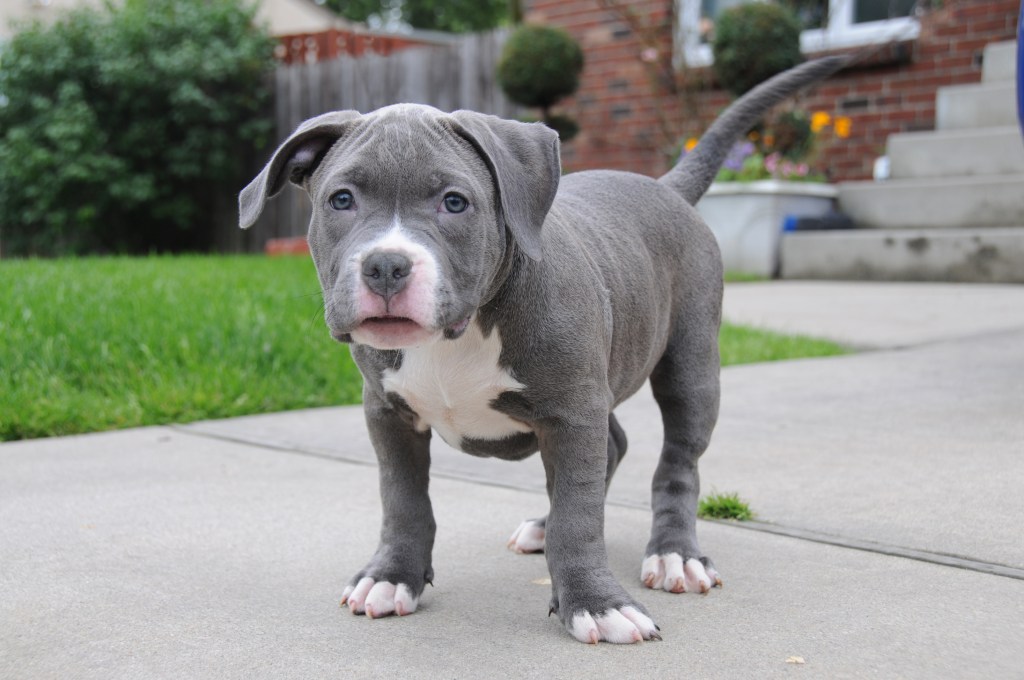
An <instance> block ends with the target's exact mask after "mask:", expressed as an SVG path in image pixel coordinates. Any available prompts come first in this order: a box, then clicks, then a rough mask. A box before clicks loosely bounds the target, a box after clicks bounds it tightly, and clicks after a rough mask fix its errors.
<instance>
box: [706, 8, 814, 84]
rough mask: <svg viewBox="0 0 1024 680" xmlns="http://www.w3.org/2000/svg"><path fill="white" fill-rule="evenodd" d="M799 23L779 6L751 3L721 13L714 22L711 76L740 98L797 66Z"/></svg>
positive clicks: (799, 56)
mask: <svg viewBox="0 0 1024 680" xmlns="http://www.w3.org/2000/svg"><path fill="white" fill-rule="evenodd" d="M800 29H801V26H800V21H799V20H798V19H797V18H796V16H795V15H794V14H793V12H792V11H791V10H789V9H786V8H785V7H782V6H780V5H775V4H770V3H765V2H752V3H746V4H742V5H738V6H736V7H732V8H730V9H727V10H725V11H724V12H722V14H721V15H720V16H719V17H718V20H717V21H716V22H715V38H714V42H713V43H712V52H713V54H714V57H715V65H714V69H715V75H716V76H717V78H718V80H719V82H721V84H722V86H723V87H725V88H726V89H727V90H729V91H730V92H732V93H733V94H735V95H737V96H738V95H741V94H743V93H744V92H746V91H747V90H749V89H751V88H752V87H754V86H755V85H757V84H758V83H761V82H762V81H765V80H767V79H768V78H770V77H772V76H773V75H775V74H776V73H781V72H782V71H785V70H786V69H788V68H792V67H793V66H796V65H797V64H799V63H800V62H801V61H802V60H803V57H802V55H801V54H800Z"/></svg>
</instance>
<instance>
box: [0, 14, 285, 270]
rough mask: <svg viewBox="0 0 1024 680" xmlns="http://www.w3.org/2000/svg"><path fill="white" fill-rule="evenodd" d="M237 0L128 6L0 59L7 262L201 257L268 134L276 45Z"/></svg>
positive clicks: (72, 17)
mask: <svg viewBox="0 0 1024 680" xmlns="http://www.w3.org/2000/svg"><path fill="white" fill-rule="evenodd" d="M250 5H251V3H248V4H243V3H242V2H241V0H126V1H125V2H124V4H123V5H117V4H111V5H109V6H108V7H107V9H106V10H104V11H95V10H79V11H76V12H73V13H71V14H69V15H67V16H66V17H65V18H63V19H62V20H61V21H59V22H58V23H56V24H54V25H53V26H51V27H43V26H41V25H38V24H35V25H30V26H27V27H25V28H23V30H22V31H21V32H20V33H18V34H17V35H15V36H14V37H13V38H12V39H11V41H10V42H9V43H7V44H6V45H5V46H4V47H3V48H2V51H0V238H2V245H3V248H4V251H5V253H6V254H40V255H52V254H64V253H84V252H146V251H150V250H195V249H202V248H205V247H207V246H208V244H209V243H210V237H211V234H212V232H213V229H212V225H213V223H214V221H215V220H216V219H217V218H218V216H221V217H223V216H225V215H230V213H226V210H228V209H230V208H229V206H232V205H233V195H234V193H235V191H236V190H237V188H238V186H239V185H241V184H242V183H244V180H245V173H246V169H247V164H248V160H249V158H250V157H251V155H252V154H253V153H254V150H255V149H256V148H257V147H260V146H262V145H264V144H265V143H266V142H267V141H268V140H267V138H268V136H269V135H270V133H271V130H272V123H271V121H270V120H269V119H268V118H267V115H266V114H267V112H268V111H269V109H270V106H269V98H270V96H271V94H270V91H269V89H268V88H267V87H266V76H267V74H268V72H269V71H270V69H272V67H273V45H274V43H273V41H272V39H271V38H269V37H268V36H267V35H266V34H264V33H263V32H262V31H261V30H260V29H258V28H256V27H255V26H254V24H253V13H254V9H252V8H251V7H250Z"/></svg>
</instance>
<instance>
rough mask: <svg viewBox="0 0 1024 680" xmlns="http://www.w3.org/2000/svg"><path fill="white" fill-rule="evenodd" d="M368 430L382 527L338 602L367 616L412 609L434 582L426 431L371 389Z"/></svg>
mask: <svg viewBox="0 0 1024 680" xmlns="http://www.w3.org/2000/svg"><path fill="white" fill-rule="evenodd" d="M363 396H364V399H365V412H366V422H367V427H368V428H369V431H370V439H371V441H372V442H373V448H374V450H375V451H376V452H377V460H378V461H379V464H380V468H379V469H380V497H381V503H382V505H383V511H384V513H383V523H382V525H381V530H380V545H379V546H378V547H377V552H376V553H375V554H374V555H373V558H372V559H371V560H370V561H369V563H368V564H367V565H366V566H365V567H364V568H363V569H362V570H361V571H359V573H357V574H356V575H355V576H354V577H353V578H352V580H351V581H350V582H349V585H348V587H346V588H345V591H344V593H343V594H342V597H341V603H342V604H343V605H344V604H348V606H349V609H350V610H351V611H352V612H353V613H355V614H363V613H365V614H366V615H367V616H369V617H370V618H377V617H381V616H387V615H389V614H398V615H399V616H404V615H406V614H411V613H413V612H414V611H416V606H417V604H418V603H419V598H420V595H421V594H422V593H423V588H424V587H425V586H426V584H427V583H429V582H430V581H431V580H432V579H433V578H434V572H433V568H432V567H431V552H432V551H433V548H434V533H435V531H436V524H435V523H434V513H433V510H432V508H431V506H430V496H429V495H428V493H427V487H428V484H429V481H430V431H429V430H428V431H427V432H417V431H416V430H415V429H414V428H413V427H412V425H411V424H409V422H408V421H407V420H406V419H404V418H402V417H401V415H400V414H399V412H398V411H396V410H395V408H394V407H392V406H391V405H390V404H388V403H386V402H385V401H384V400H383V399H382V398H381V397H379V396H378V395H377V394H376V393H374V392H373V391H371V390H365V391H364V395H363Z"/></svg>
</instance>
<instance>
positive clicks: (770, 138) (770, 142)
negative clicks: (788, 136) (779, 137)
mask: <svg viewBox="0 0 1024 680" xmlns="http://www.w3.org/2000/svg"><path fill="white" fill-rule="evenodd" d="M764 145H765V146H767V147H769V148H771V147H773V146H775V135H773V134H772V133H770V132H769V133H768V134H766V135H765V136H764Z"/></svg>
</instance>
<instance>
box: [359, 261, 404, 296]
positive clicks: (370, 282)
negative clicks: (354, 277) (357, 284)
mask: <svg viewBox="0 0 1024 680" xmlns="http://www.w3.org/2000/svg"><path fill="white" fill-rule="evenodd" d="M410 272H412V261H411V260H409V258H408V257H406V256H405V255H402V254H401V253H396V252H389V251H382V252H376V253H371V254H370V255H369V256H368V257H367V258H366V259H365V260H363V282H365V283H366V287H367V288H369V289H370V290H372V291H373V292H374V293H376V294H377V295H380V296H381V297H382V298H384V300H385V301H390V300H391V298H392V296H394V295H395V294H396V293H398V291H400V290H402V289H403V288H405V284H406V283H408V282H409V274H410Z"/></svg>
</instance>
